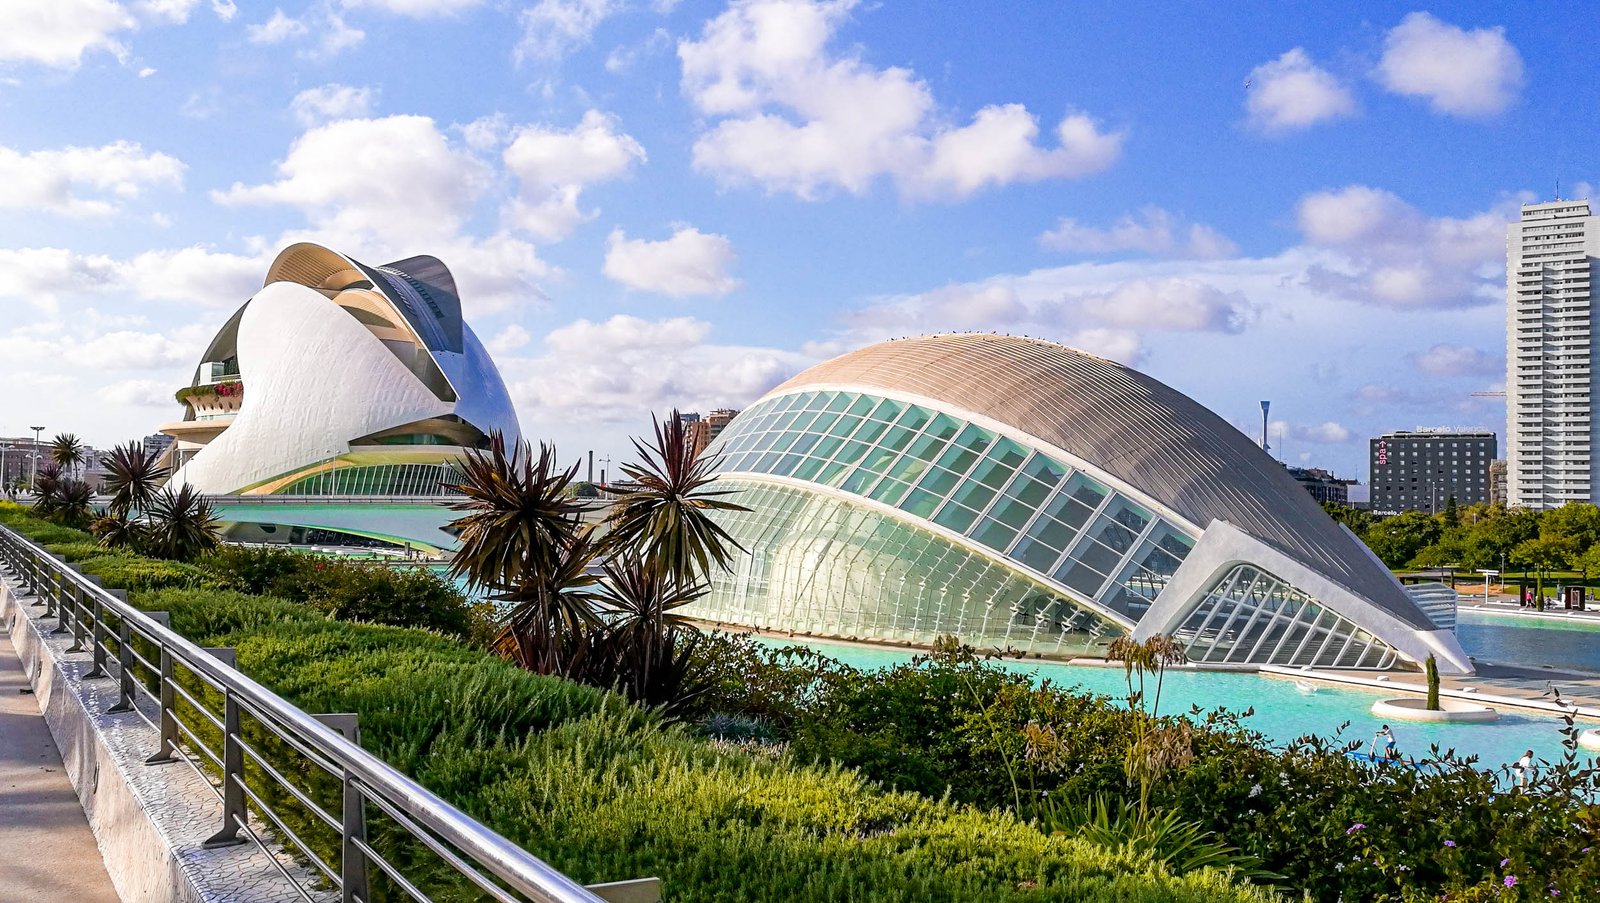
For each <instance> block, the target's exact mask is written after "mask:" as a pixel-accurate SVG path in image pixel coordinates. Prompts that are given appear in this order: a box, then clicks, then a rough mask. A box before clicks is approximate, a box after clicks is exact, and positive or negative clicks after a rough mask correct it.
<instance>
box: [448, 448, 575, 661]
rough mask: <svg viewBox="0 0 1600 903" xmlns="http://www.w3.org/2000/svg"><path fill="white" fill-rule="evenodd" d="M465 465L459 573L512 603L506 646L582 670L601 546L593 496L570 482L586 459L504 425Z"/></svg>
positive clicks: (507, 652) (458, 506)
mask: <svg viewBox="0 0 1600 903" xmlns="http://www.w3.org/2000/svg"><path fill="white" fill-rule="evenodd" d="M457 469H458V470H459V471H460V473H461V482H459V483H456V484H452V486H451V488H452V489H454V490H456V491H458V492H460V493H461V496H462V498H461V499H460V501H456V502H453V503H451V506H450V507H451V508H452V509H454V510H456V511H462V512H466V513H465V514H464V515H463V516H462V517H460V518H457V519H456V520H455V521H452V522H451V524H450V526H451V528H452V529H454V530H455V531H457V536H458V537H459V539H460V541H461V547H460V549H459V550H458V551H457V552H456V556H455V558H454V559H453V560H452V561H451V564H450V575H451V576H452V577H460V578H463V579H465V580H466V581H467V583H468V584H469V585H471V586H473V587H474V588H476V589H479V590H480V591H483V592H485V593H486V594H487V595H488V596H489V598H491V599H493V600H494V601H496V602H499V603H502V604H505V605H509V606H510V608H511V611H510V613H509V614H508V615H507V617H506V623H505V627H504V628H503V629H502V631H501V633H500V635H499V637H498V638H497V639H496V641H495V643H494V649H495V650H496V651H497V652H499V653H500V654H501V655H503V656H505V657H506V658H509V659H511V660H513V661H516V662H517V663H518V664H520V665H522V667H524V668H527V669H529V670H531V671H535V672H538V673H543V674H565V675H569V676H575V672H576V671H577V670H578V669H580V668H581V667H582V664H581V662H582V660H583V659H584V658H585V652H586V649H587V641H588V630H589V629H590V628H591V627H593V626H594V625H595V622H596V619H595V615H594V612H593V608H592V606H591V605H590V604H589V602H590V600H589V597H588V595H587V588H589V587H592V586H593V585H594V583H595V581H596V578H595V577H594V576H592V575H591V574H589V565H590V563H591V562H592V561H593V560H594V559H595V556H596V555H597V554H598V552H599V548H598V544H597V543H596V541H595V537H594V533H593V531H592V530H591V529H588V528H586V527H584V526H583V511H584V508H585V506H584V504H583V503H582V502H579V501H577V500H575V499H573V498H572V497H571V493H570V492H569V489H570V487H571V484H572V477H573V475H574V474H575V473H576V472H577V465H576V464H574V465H573V466H572V467H569V468H566V469H562V468H561V467H560V465H559V464H557V463H556V450H555V448H554V447H553V446H550V445H546V444H540V446H539V452H538V454H537V455H535V454H534V453H533V450H532V448H531V447H530V446H529V445H528V444H526V443H521V442H519V443H515V444H514V445H511V446H510V447H508V446H507V443H506V441H505V437H504V436H502V435H500V434H499V433H495V434H494V435H492V436H491V437H490V439H489V447H488V449H486V450H469V451H468V452H467V453H466V456H465V458H463V459H462V460H461V461H460V462H459V463H458V465H457Z"/></svg>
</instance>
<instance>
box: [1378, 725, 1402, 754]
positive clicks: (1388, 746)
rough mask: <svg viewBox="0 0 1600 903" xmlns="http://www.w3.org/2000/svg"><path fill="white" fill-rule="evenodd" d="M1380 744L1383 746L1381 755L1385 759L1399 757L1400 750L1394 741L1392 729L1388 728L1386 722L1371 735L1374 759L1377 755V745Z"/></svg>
mask: <svg viewBox="0 0 1600 903" xmlns="http://www.w3.org/2000/svg"><path fill="white" fill-rule="evenodd" d="M1380 745H1381V746H1382V747H1383V757H1384V758H1385V759H1398V758H1400V750H1399V748H1398V747H1397V746H1396V745H1395V742H1394V731H1391V730H1389V725H1387V724H1385V725H1384V726H1383V727H1380V728H1378V732H1377V733H1376V734H1373V735H1372V757H1373V758H1374V759H1376V758H1377V757H1378V747H1379V746H1380Z"/></svg>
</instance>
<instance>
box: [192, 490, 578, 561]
mask: <svg viewBox="0 0 1600 903" xmlns="http://www.w3.org/2000/svg"><path fill="white" fill-rule="evenodd" d="M207 499H208V500H209V501H210V502H211V505H212V507H213V508H214V509H215V510H216V514H217V519H218V520H221V521H222V522H223V523H226V524H234V525H250V526H247V527H246V528H245V531H244V532H243V533H241V532H240V531H239V530H238V529H235V530H234V533H235V536H234V538H239V539H249V540H253V541H263V542H286V541H287V534H282V535H280V534H279V532H278V531H279V530H285V529H287V530H292V529H293V528H295V527H300V528H304V529H307V530H329V531H333V532H337V533H346V534H349V535H352V536H361V537H366V538H368V539H378V540H382V541H385V542H392V543H395V544H396V545H402V546H409V547H410V548H413V549H417V550H419V551H423V552H427V553H430V554H440V553H444V552H451V551H454V550H455V549H456V548H457V547H458V546H459V542H458V541H457V539H456V537H455V536H454V535H452V534H451V533H450V532H449V530H447V529H446V528H447V527H448V526H449V525H450V522H451V521H454V520H456V519H458V518H460V517H462V516H463V514H464V512H461V511H458V510H455V509H453V508H451V507H450V506H451V504H452V503H453V502H455V501H457V500H459V499H460V496H455V495H420V496H419V495H211V496H207ZM609 504H610V503H609V500H607V499H595V500H593V503H592V504H591V505H590V506H589V507H588V510H586V511H585V513H584V519H585V520H586V521H590V522H598V521H599V520H600V519H601V518H603V517H604V516H605V510H606V508H607V507H608V506H609Z"/></svg>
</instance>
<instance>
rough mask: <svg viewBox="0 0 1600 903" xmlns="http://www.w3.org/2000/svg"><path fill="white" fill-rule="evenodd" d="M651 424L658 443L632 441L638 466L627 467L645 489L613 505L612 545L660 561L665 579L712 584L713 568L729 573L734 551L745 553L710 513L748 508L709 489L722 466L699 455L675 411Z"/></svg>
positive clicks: (629, 472) (610, 520)
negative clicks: (665, 418)
mask: <svg viewBox="0 0 1600 903" xmlns="http://www.w3.org/2000/svg"><path fill="white" fill-rule="evenodd" d="M652 421H653V424H654V427H655V441H654V443H653V444H652V445H650V446H646V445H645V444H644V443H643V442H641V441H640V440H638V439H635V440H633V447H634V449H635V450H636V451H638V453H639V463H637V464H625V465H623V467H622V472H623V473H625V474H627V476H628V477H629V479H632V480H633V481H635V482H637V483H638V484H639V486H640V488H639V489H637V490H635V491H633V492H630V493H627V494H626V495H624V496H622V498H620V499H618V500H617V502H616V503H615V504H614V505H613V506H612V509H611V516H610V517H609V518H608V523H609V525H610V527H611V533H610V535H609V536H608V538H607V540H608V542H609V543H611V544H612V545H613V546H614V547H617V548H626V549H632V550H633V551H634V554H636V555H637V556H638V557H640V558H648V559H653V560H654V561H656V562H658V567H659V569H660V571H661V574H662V576H663V577H664V578H665V579H666V580H668V581H671V582H674V583H677V584H679V585H681V586H686V587H687V586H694V585H696V584H698V583H700V582H702V581H705V580H708V579H710V576H711V572H712V568H713V567H715V568H717V569H725V568H727V567H728V564H729V562H730V561H731V560H732V558H733V550H734V549H741V550H742V547H741V546H740V545H739V544H738V542H737V541H735V540H734V538H733V537H732V536H730V535H729V534H728V531H726V530H724V529H723V528H722V527H721V526H720V525H719V524H717V522H716V521H715V520H713V519H712V517H711V512H713V511H747V510H749V509H747V508H745V507H744V506H742V505H739V504H737V503H735V502H730V501H727V500H726V499H724V498H722V496H726V495H729V494H730V493H729V492H728V491H726V490H715V489H711V488H709V487H711V485H712V484H713V483H715V481H716V477H715V475H714V471H715V470H716V466H717V461H716V459H713V458H708V457H704V456H699V457H697V456H696V455H695V452H694V445H693V443H691V442H690V441H689V430H688V427H687V426H686V425H685V424H684V422H683V418H682V417H680V416H679V415H678V412H677V411H676V410H674V411H673V412H672V414H671V416H669V417H668V418H667V420H666V422H665V423H663V422H662V421H661V420H659V419H656V418H652Z"/></svg>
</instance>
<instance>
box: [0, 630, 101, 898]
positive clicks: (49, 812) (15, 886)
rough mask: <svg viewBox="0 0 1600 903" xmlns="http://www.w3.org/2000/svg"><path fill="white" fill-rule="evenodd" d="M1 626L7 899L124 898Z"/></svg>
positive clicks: (2, 888) (2, 878) (1, 823)
mask: <svg viewBox="0 0 1600 903" xmlns="http://www.w3.org/2000/svg"><path fill="white" fill-rule="evenodd" d="M27 689H28V679H27V677H26V676H25V675H24V674H23V671H22V663H21V662H20V661H18V659H17V653H16V650H15V649H13V648H12V646H11V638H10V637H9V636H7V635H6V634H5V633H4V632H3V631H0V900H18V901H22V900H29V901H33V900H37V901H40V903H47V901H56V900H60V901H71V903H119V901H118V897H117V892H116V891H115V890H113V889H112V887H111V878H110V877H109V876H108V875H107V874H106V867H105V863H104V861H102V860H101V858H100V848H99V847H97V846H95V842H94V834H93V833H91V832H90V830H89V822H88V821H87V820H86V819H85V818H84V815H83V807H82V806H80V805H79V803H78V797H77V795H76V794H75V793H74V792H73V790H72V785H71V784H69V783H68V782H67V774H66V772H65V771H64V770H63V769H62V767H61V753H60V752H58V751H57V750H56V744H55V741H54V740H52V739H50V730H49V728H47V727H45V723H44V718H43V717H42V716H41V715H40V714H39V706H38V702H37V700H35V699H34V697H33V694H32V693H31V692H23V691H25V690H27Z"/></svg>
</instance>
